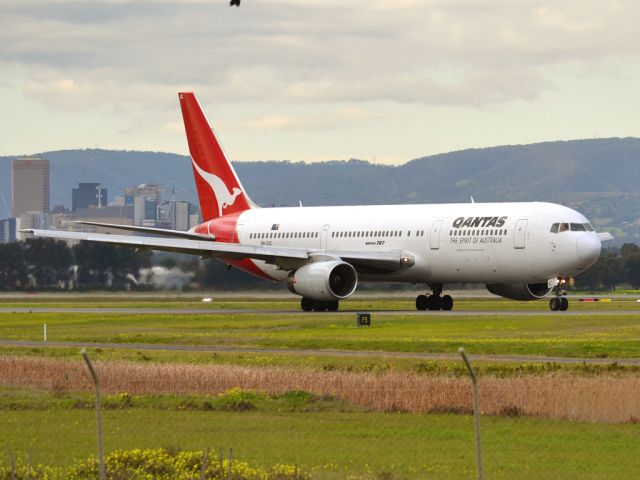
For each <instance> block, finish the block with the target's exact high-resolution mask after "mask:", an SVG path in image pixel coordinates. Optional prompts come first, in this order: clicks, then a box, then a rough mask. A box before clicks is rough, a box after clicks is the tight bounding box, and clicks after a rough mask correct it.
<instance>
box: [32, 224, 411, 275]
mask: <svg viewBox="0 0 640 480" xmlns="http://www.w3.org/2000/svg"><path fill="white" fill-rule="evenodd" d="M20 231H21V232H23V233H30V234H32V235H33V236H35V237H46V238H56V239H60V240H76V241H77V240H84V241H88V242H102V243H110V244H111V245H118V246H124V247H131V248H138V249H145V250H158V251H163V252H175V253H187V254H191V255H200V256H201V257H213V258H218V259H220V260H242V259H245V258H250V259H254V260H263V261H265V262H267V263H269V264H273V265H277V266H278V267H279V268H281V269H283V270H295V269H297V268H300V267H301V266H302V265H304V264H306V263H309V262H310V261H312V260H314V257H316V259H324V258H334V259H335V258H339V259H342V260H343V261H345V262H348V263H350V264H352V265H353V266H354V268H355V269H356V270H357V271H358V273H365V272H366V273H374V272H392V271H395V270H399V269H402V268H407V267H410V266H412V265H413V264H414V263H415V260H414V257H413V255H411V254H410V253H407V252H403V251H400V250H389V251H380V252H366V251H363V252H359V251H333V250H321V249H307V248H292V247H262V246H257V245H245V244H241V243H226V242H216V241H213V240H207V239H206V237H202V239H201V240H196V239H191V238H158V237H143V236H139V235H111V234H105V233H85V232H63V231H58V230H36V229H26V230H20Z"/></svg>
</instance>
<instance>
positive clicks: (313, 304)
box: [300, 297, 340, 312]
mask: <svg viewBox="0 0 640 480" xmlns="http://www.w3.org/2000/svg"><path fill="white" fill-rule="evenodd" d="M339 306H340V303H339V302H338V300H333V301H331V302H322V301H319V300H311V299H310V298H305V297H302V300H300V307H301V308H302V311H303V312H337V311H338V307H339Z"/></svg>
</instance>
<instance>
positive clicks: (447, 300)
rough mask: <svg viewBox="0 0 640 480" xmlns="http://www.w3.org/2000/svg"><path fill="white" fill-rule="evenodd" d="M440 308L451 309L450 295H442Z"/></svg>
mask: <svg viewBox="0 0 640 480" xmlns="http://www.w3.org/2000/svg"><path fill="white" fill-rule="evenodd" d="M442 310H453V298H451V295H445V296H444V297H442Z"/></svg>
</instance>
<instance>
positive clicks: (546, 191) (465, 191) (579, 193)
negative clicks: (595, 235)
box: [0, 138, 640, 243]
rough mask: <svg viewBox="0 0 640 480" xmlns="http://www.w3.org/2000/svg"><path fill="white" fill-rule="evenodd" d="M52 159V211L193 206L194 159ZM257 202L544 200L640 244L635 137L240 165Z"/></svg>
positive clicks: (53, 155)
mask: <svg viewBox="0 0 640 480" xmlns="http://www.w3.org/2000/svg"><path fill="white" fill-rule="evenodd" d="M37 155H40V156H42V157H44V158H47V159H48V160H50V162H51V205H52V206H54V205H64V206H67V207H69V206H70V204H71V189H72V188H73V187H75V186H77V184H78V182H100V183H101V184H102V185H103V186H104V187H106V188H107V189H108V196H109V201H111V200H113V198H114V196H115V195H118V194H120V193H121V192H122V190H123V189H124V188H125V187H131V186H135V185H138V184H140V183H157V184H159V185H161V186H163V187H164V188H165V195H164V198H165V199H169V198H170V197H171V195H172V191H175V195H176V198H179V199H184V200H188V201H191V202H197V197H196V192H195V187H194V183H193V175H192V171H191V167H190V159H189V157H186V156H181V155H175V154H169V153H161V152H137V151H113V150H96V149H86V150H63V151H54V152H43V153H39V154H37ZM14 158H15V157H0V218H4V217H6V216H8V214H9V212H10V206H11V205H10V202H11V161H12V160H13V159H14ZM234 167H235V169H236V171H237V173H238V175H239V176H240V178H241V181H242V183H243V185H244V187H245V189H246V190H247V191H248V192H249V194H250V196H251V198H252V199H253V200H254V201H255V202H256V203H258V204H259V205H262V206H281V205H290V206H294V205H296V206H297V205H299V202H301V203H302V204H303V205H305V206H312V205H347V204H352V205H354V204H395V203H445V202H469V201H471V197H473V199H474V200H475V201H476V202H494V201H495V202H507V201H550V202H556V203H561V204H564V205H567V206H569V207H572V208H575V209H577V210H579V211H580V212H582V213H584V214H585V215H586V216H587V217H588V218H589V219H590V220H591V221H592V222H593V223H594V224H595V225H596V227H597V228H598V229H599V230H608V231H611V232H612V233H613V234H614V235H616V237H617V238H618V242H617V243H622V242H624V241H635V242H636V243H638V238H640V209H639V208H638V205H640V138H607V139H589V140H573V141H558V142H545V143H536V144H530V145H510V146H501V147H491V148H482V149H469V150H461V151H456V152H450V153H444V154H439V155H432V156H427V157H422V158H417V159H415V160H411V161H409V162H407V163H405V164H402V165H399V166H388V165H378V164H372V163H369V162H366V161H362V160H355V159H352V160H348V161H330V162H322V163H304V162H289V161H264V162H236V163H234Z"/></svg>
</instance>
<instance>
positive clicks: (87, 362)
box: [80, 348, 107, 480]
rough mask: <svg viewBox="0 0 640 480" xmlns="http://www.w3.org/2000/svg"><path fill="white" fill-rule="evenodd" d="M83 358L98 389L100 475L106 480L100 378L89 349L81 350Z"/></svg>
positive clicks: (97, 417)
mask: <svg viewBox="0 0 640 480" xmlns="http://www.w3.org/2000/svg"><path fill="white" fill-rule="evenodd" d="M80 354H81V355H82V358H84V361H85V363H86V364H87V368H88V369H89V373H90V374H91V377H92V378H93V384H94V386H95V390H96V425H97V428H96V429H97V432H98V475H99V478H100V480H106V478H107V472H106V470H105V468H104V448H103V446H102V413H101V409H100V379H99V378H98V375H97V374H96V371H95V369H94V368H93V364H92V363H91V360H89V355H87V350H86V349H84V348H83V349H82V351H81V352H80Z"/></svg>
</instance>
